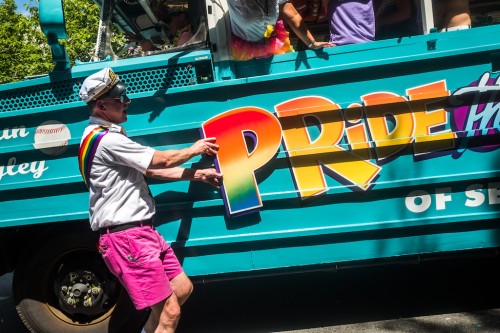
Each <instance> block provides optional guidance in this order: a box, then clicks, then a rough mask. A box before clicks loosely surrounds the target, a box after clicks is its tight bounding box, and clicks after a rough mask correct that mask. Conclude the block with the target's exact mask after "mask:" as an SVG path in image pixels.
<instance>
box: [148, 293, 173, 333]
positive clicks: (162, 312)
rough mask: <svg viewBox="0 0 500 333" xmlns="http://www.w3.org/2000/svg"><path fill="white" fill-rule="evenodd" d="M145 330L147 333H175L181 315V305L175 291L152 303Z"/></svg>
mask: <svg viewBox="0 0 500 333" xmlns="http://www.w3.org/2000/svg"><path fill="white" fill-rule="evenodd" d="M150 308H151V314H150V315H149V318H148V321H147V322H146V325H144V330H145V331H146V332H147V333H174V332H175V329H176V328H177V324H178V323H179V319H180V317H181V306H180V304H179V302H178V300H177V296H176V295H175V293H172V295H170V297H168V298H167V299H166V300H164V301H161V302H159V303H156V304H154V305H152V306H151V307H150Z"/></svg>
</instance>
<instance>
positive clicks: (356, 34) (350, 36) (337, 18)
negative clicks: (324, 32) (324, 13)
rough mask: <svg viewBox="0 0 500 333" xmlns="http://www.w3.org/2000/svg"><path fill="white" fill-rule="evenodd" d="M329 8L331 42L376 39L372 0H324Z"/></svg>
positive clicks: (363, 41) (362, 41)
mask: <svg viewBox="0 0 500 333" xmlns="http://www.w3.org/2000/svg"><path fill="white" fill-rule="evenodd" d="M322 1H323V6H324V7H325V8H328V18H329V20H330V43H333V44H335V45H346V44H357V43H365V42H371V41H373V40H375V13H374V11H373V3H372V0H348V1H345V0H322Z"/></svg>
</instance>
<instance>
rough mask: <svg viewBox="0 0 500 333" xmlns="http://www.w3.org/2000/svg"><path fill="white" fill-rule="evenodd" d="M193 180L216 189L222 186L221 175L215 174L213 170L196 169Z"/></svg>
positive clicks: (215, 171)
mask: <svg viewBox="0 0 500 333" xmlns="http://www.w3.org/2000/svg"><path fill="white" fill-rule="evenodd" d="M194 178H195V180H199V181H202V182H204V183H207V184H210V185H212V186H214V187H217V188H219V187H220V186H221V185H222V173H220V172H217V170H215V169H214V168H208V169H198V170H196V172H195V177H194Z"/></svg>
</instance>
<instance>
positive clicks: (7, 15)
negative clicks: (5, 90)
mask: <svg viewBox="0 0 500 333" xmlns="http://www.w3.org/2000/svg"><path fill="white" fill-rule="evenodd" d="M0 1H2V2H1V3H0V48H1V52H0V83H4V82H10V81H18V80H22V79H23V78H24V77H25V76H28V75H36V74H41V73H47V72H48V71H49V70H50V69H51V68H52V58H51V54H50V48H49V46H48V45H47V43H46V38H45V36H44V35H43V33H42V31H41V30H40V27H39V26H40V24H39V23H38V22H35V21H34V19H33V18H32V17H31V16H24V15H22V14H20V13H18V12H16V9H17V6H16V4H15V2H14V0H0Z"/></svg>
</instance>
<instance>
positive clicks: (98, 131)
mask: <svg viewBox="0 0 500 333" xmlns="http://www.w3.org/2000/svg"><path fill="white" fill-rule="evenodd" d="M108 132H109V129H108V128H106V127H101V126H99V127H96V128H94V129H93V130H92V131H91V132H90V133H89V134H87V136H86V137H85V139H83V141H82V144H81V145H80V149H79V150H78V164H79V167H80V173H81V174H82V177H83V181H84V182H85V185H87V187H89V183H88V180H89V178H90V168H91V167H92V161H93V160H94V156H95V152H96V150H97V146H99V142H101V140H102V138H103V137H104V135H106V134H107V133H108Z"/></svg>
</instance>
